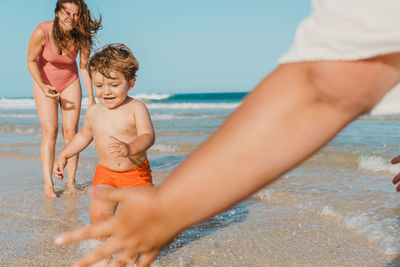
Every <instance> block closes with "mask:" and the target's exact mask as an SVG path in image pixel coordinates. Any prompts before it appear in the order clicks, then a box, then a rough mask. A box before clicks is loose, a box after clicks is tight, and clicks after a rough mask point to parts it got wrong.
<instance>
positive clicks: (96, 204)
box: [89, 185, 118, 224]
mask: <svg viewBox="0 0 400 267" xmlns="http://www.w3.org/2000/svg"><path fill="white" fill-rule="evenodd" d="M94 188H114V187H112V186H109V185H95V186H94ZM117 206H118V203H113V202H108V201H102V200H99V199H97V198H96V197H93V196H92V197H91V198H90V207H89V215H90V223H91V224H96V223H97V222H101V221H104V220H106V219H108V218H110V217H112V216H114V213H115V210H116V209H117Z"/></svg>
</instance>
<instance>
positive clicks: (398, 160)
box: [391, 155, 400, 164]
mask: <svg viewBox="0 0 400 267" xmlns="http://www.w3.org/2000/svg"><path fill="white" fill-rule="evenodd" d="M399 162H400V155H399V156H397V157H394V158H393V159H392V161H391V163H392V164H397V163H399Z"/></svg>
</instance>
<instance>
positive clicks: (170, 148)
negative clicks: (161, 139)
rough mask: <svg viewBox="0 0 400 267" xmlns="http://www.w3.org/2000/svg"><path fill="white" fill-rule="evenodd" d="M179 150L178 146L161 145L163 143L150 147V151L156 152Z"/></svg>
mask: <svg viewBox="0 0 400 267" xmlns="http://www.w3.org/2000/svg"><path fill="white" fill-rule="evenodd" d="M178 150H179V147H178V146H174V145H163V144H156V145H154V146H152V147H151V148H150V151H157V152H170V153H172V152H177V151H178Z"/></svg>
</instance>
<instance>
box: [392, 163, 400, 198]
mask: <svg viewBox="0 0 400 267" xmlns="http://www.w3.org/2000/svg"><path fill="white" fill-rule="evenodd" d="M399 162H400V155H399V156H397V157H394V158H393V159H392V161H391V163H392V164H397V163H399ZM392 182H393V184H394V185H395V184H397V183H398V182H400V173H399V174H397V175H396V176H395V177H394V178H393V180H392ZM396 191H397V192H400V184H399V185H397V187H396Z"/></svg>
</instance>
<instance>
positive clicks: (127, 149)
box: [107, 102, 155, 157]
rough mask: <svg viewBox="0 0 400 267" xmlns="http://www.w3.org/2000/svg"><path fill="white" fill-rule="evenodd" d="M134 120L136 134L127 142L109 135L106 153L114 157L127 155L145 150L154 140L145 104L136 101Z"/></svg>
mask: <svg viewBox="0 0 400 267" xmlns="http://www.w3.org/2000/svg"><path fill="white" fill-rule="evenodd" d="M135 121H136V130H137V133H138V136H137V137H136V138H135V140H134V141H133V142H131V143H129V144H127V143H125V142H122V141H120V140H118V139H117V138H115V137H113V136H110V137H109V138H108V146H107V147H108V153H110V154H111V155H113V156H114V157H129V156H134V155H137V154H140V153H144V152H146V151H147V150H148V149H149V148H150V147H151V146H152V145H153V144H154V140H155V134H154V129H153V124H152V123H151V119H150V115H149V111H148V110H147V108H146V106H145V105H144V104H143V103H141V102H137V104H136V105H135Z"/></svg>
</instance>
